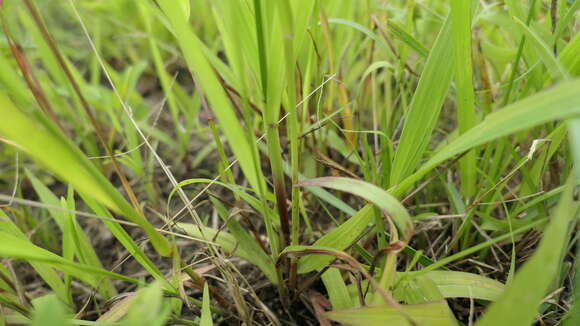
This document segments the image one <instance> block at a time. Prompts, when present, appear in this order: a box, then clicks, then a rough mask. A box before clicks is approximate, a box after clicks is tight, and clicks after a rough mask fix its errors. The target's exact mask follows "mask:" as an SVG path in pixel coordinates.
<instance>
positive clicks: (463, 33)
mask: <svg viewBox="0 0 580 326" xmlns="http://www.w3.org/2000/svg"><path fill="white" fill-rule="evenodd" d="M472 3H473V2H472V1H470V0H453V1H451V30H452V34H453V50H454V51H453V54H454V60H453V62H454V64H455V88H456V101H455V103H456V108H457V122H458V125H459V126H458V127H459V133H460V134H463V133H465V132H466V131H467V130H469V129H471V128H472V127H473V126H474V125H475V123H476V121H475V119H476V118H475V94H474V91H473V70H472V62H471V5H472ZM476 154H477V153H476V152H475V151H474V150H472V151H470V152H468V153H467V154H466V155H465V156H464V157H463V158H462V159H461V160H460V161H459V172H460V176H461V190H462V192H463V195H464V196H465V197H467V198H470V197H473V196H474V195H475V193H476V182H477V170H476V161H475V159H476Z"/></svg>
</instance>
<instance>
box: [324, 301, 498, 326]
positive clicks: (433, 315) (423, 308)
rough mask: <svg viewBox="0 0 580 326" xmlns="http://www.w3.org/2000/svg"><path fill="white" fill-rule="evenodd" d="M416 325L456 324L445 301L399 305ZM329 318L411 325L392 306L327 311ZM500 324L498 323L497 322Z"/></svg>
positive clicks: (364, 325)
mask: <svg viewBox="0 0 580 326" xmlns="http://www.w3.org/2000/svg"><path fill="white" fill-rule="evenodd" d="M401 309H402V311H403V312H405V313H406V314H407V315H408V316H409V317H411V319H413V321H414V322H415V324H416V325H421V326H455V325H457V324H456V322H455V319H454V318H453V315H452V314H451V313H450V311H449V308H448V307H447V302H445V301H435V302H428V303H420V304H415V305H401ZM325 316H326V317H328V318H329V319H331V320H334V321H337V322H340V323H344V324H347V325H353V326H384V325H401V326H403V325H411V323H409V321H408V320H407V319H406V318H405V317H404V316H403V315H402V314H401V313H400V312H399V311H397V310H396V309H395V308H393V307H392V306H372V307H364V308H358V309H345V310H336V311H331V312H327V313H326V314H325ZM498 325H500V324H498Z"/></svg>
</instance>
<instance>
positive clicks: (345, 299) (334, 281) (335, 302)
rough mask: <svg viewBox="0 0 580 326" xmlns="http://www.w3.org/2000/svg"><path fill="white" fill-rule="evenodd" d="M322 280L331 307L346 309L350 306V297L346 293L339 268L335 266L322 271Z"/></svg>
mask: <svg viewBox="0 0 580 326" xmlns="http://www.w3.org/2000/svg"><path fill="white" fill-rule="evenodd" d="M321 277H322V282H324V286H325V287H326V291H327V292H328V297H329V299H330V302H331V303H332V308H333V309H335V310H336V309H346V308H351V307H352V299H351V298H350V294H349V293H348V289H347V287H346V285H345V284H344V280H343V278H342V275H341V274H340V270H339V269H337V268H329V269H328V270H327V271H326V272H324V273H322V276H321Z"/></svg>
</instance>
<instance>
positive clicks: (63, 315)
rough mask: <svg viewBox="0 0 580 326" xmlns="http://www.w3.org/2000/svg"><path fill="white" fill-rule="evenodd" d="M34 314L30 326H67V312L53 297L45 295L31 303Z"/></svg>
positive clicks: (68, 322) (69, 323)
mask: <svg viewBox="0 0 580 326" xmlns="http://www.w3.org/2000/svg"><path fill="white" fill-rule="evenodd" d="M33 304H34V314H33V316H32V323H31V324H30V325H31V326H69V325H72V323H71V322H70V320H68V318H67V317H68V316H67V315H68V312H67V309H66V307H65V306H64V304H63V303H62V302H61V301H60V300H59V299H58V298H57V297H56V296H55V295H51V294H49V295H46V296H43V297H40V298H38V299H36V300H34V301H33Z"/></svg>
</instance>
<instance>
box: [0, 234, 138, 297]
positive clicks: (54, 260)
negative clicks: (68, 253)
mask: <svg viewBox="0 0 580 326" xmlns="http://www.w3.org/2000/svg"><path fill="white" fill-rule="evenodd" d="M0 239H1V241H0V256H1V257H7V258H14V259H23V260H26V261H31V262H38V263H44V264H46V265H49V266H51V267H53V268H55V269H57V270H60V271H63V272H65V273H68V274H70V275H72V276H74V277H75V278H77V279H79V280H81V281H83V282H85V283H87V284H89V285H91V286H93V287H95V288H96V287H98V285H99V282H98V279H97V278H96V277H97V276H99V277H100V276H104V277H110V278H114V279H119V280H122V281H125V282H129V283H134V284H139V283H140V282H139V281H137V280H135V279H133V278H130V277H127V276H124V275H121V274H117V273H113V272H109V271H107V270H105V269H101V268H96V267H93V266H89V265H84V264H79V263H76V262H74V261H71V260H68V259H64V258H63V257H61V256H58V255H56V254H54V253H52V252H50V251H48V250H45V249H42V248H40V247H38V246H36V245H34V244H32V243H31V242H30V241H28V240H25V239H21V238H19V237H17V236H13V235H12V234H9V233H7V232H6V231H3V230H2V231H0Z"/></svg>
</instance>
